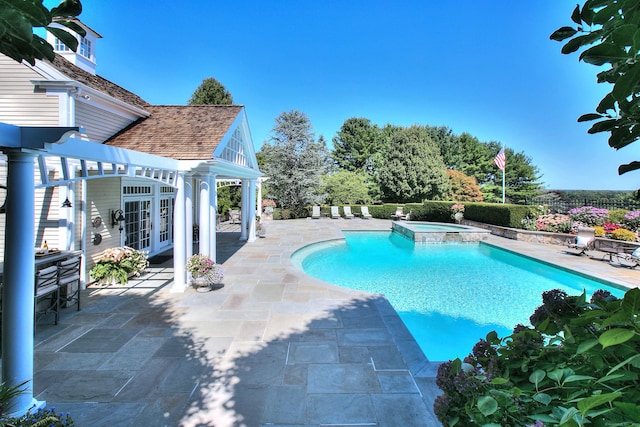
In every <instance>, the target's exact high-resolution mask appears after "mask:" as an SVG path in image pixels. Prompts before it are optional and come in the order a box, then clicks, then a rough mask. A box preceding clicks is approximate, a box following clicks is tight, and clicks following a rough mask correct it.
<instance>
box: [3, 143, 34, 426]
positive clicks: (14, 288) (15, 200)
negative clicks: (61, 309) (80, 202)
mask: <svg viewBox="0 0 640 427" xmlns="http://www.w3.org/2000/svg"><path fill="white" fill-rule="evenodd" d="M5 154H7V155H8V159H7V200H6V203H7V205H6V206H7V212H6V217H5V221H6V222H5V226H6V228H5V241H6V242H7V243H8V244H7V245H6V246H5V249H4V286H3V287H2V306H3V310H2V381H4V382H6V384H7V385H8V386H17V385H21V384H22V383H25V384H24V385H23V386H22V388H23V390H24V391H23V392H22V393H20V394H19V395H17V396H15V397H14V398H12V399H10V400H9V402H8V406H9V407H10V408H11V410H12V411H13V412H12V414H13V415H22V414H24V413H25V412H26V411H27V410H28V409H29V408H30V407H32V406H33V405H34V404H35V405H37V406H44V402H37V401H36V400H35V399H34V398H33V334H34V329H33V327H34V317H33V313H34V309H35V303H34V297H33V296H34V288H35V283H34V281H35V278H34V275H35V264H34V252H33V248H34V246H35V236H34V234H35V232H34V225H33V224H34V221H35V213H34V209H33V206H34V201H35V196H34V158H33V156H32V155H30V154H28V153H23V152H19V151H11V150H9V151H7V152H6V153H5ZM12 414H7V415H12Z"/></svg>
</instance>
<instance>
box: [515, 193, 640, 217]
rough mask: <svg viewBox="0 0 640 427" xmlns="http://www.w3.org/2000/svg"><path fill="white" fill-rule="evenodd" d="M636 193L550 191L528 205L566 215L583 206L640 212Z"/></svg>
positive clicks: (528, 202)
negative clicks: (544, 207)
mask: <svg viewBox="0 0 640 427" xmlns="http://www.w3.org/2000/svg"><path fill="white" fill-rule="evenodd" d="M637 196H638V194H637V192H635V191H616V190H548V191H546V192H545V193H543V194H541V195H539V196H537V197H535V198H532V199H528V200H527V204H528V205H547V206H549V208H550V209H551V210H552V211H553V212H560V213H565V212H567V211H568V210H570V209H573V208H577V207H581V206H594V207H596V208H604V209H628V210H640V199H638V197H637Z"/></svg>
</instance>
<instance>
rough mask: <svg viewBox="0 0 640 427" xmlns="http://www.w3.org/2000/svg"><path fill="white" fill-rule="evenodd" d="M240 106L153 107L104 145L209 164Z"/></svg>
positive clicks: (240, 108)
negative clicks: (147, 113) (145, 116)
mask: <svg viewBox="0 0 640 427" xmlns="http://www.w3.org/2000/svg"><path fill="white" fill-rule="evenodd" d="M242 108H243V107H242V106H241V105H152V106H148V107H147V108H146V110H147V111H149V112H150V113H151V116H149V117H147V118H144V119H140V120H138V121H136V122H134V123H132V124H131V125H130V126H128V127H127V128H125V129H123V130H122V131H120V132H119V133H117V134H116V135H114V136H113V137H111V138H109V139H108V140H107V141H105V144H108V145H113V146H116V147H120V148H128V149H131V150H136V151H142V152H144V153H149V154H155V155H158V156H163V157H170V158H173V159H178V160H208V159H211V158H212V155H213V152H214V151H215V149H216V147H217V146H218V144H220V141H221V140H222V138H223V137H224V135H225V134H226V133H227V131H228V130H229V128H230V127H231V125H232V124H233V122H234V120H235V119H236V118H237V117H238V114H239V113H240V111H241V110H242Z"/></svg>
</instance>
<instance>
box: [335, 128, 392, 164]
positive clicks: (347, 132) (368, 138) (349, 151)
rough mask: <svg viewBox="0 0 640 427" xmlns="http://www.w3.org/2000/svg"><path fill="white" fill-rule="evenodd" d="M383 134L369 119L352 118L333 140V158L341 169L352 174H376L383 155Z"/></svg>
mask: <svg viewBox="0 0 640 427" xmlns="http://www.w3.org/2000/svg"><path fill="white" fill-rule="evenodd" d="M382 146H383V140H382V134H381V132H380V129H379V128H378V126H376V125H372V124H371V122H370V121H369V119H365V118H356V117H352V118H350V119H347V120H345V122H344V123H343V124H342V126H341V127H340V130H339V131H338V133H337V135H336V136H335V137H334V138H333V147H334V148H333V152H332V157H333V160H334V162H335V164H336V165H337V166H338V168H340V169H344V170H348V171H351V172H358V171H364V172H366V173H369V174H373V173H374V172H375V168H376V165H377V164H379V162H380V157H381V154H382Z"/></svg>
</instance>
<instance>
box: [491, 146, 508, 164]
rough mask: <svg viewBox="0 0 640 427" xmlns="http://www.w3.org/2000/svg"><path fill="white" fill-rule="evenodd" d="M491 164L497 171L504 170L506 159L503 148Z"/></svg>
mask: <svg viewBox="0 0 640 427" xmlns="http://www.w3.org/2000/svg"><path fill="white" fill-rule="evenodd" d="M493 163H495V164H496V166H498V169H504V167H505V165H506V164H507V158H506V157H505V155H504V147H503V148H501V149H500V152H499V153H498V155H497V156H496V158H495V159H493Z"/></svg>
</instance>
